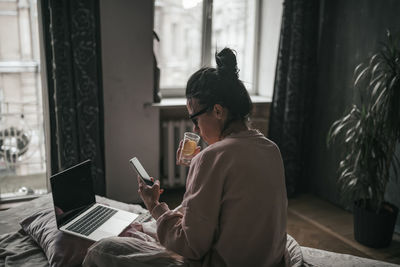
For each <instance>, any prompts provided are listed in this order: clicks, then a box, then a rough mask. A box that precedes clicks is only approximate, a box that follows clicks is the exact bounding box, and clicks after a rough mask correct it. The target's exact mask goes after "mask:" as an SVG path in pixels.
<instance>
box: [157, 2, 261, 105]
mask: <svg viewBox="0 0 400 267" xmlns="http://www.w3.org/2000/svg"><path fill="white" fill-rule="evenodd" d="M258 1H259V0H156V1H155V16H154V29H155V31H156V33H157V35H158V36H159V38H160V43H159V45H157V46H156V55H157V60H158V65H159V67H160V69H161V75H160V76H161V77H160V88H161V93H162V95H163V97H165V96H166V97H168V96H183V94H184V88H185V86H186V82H187V80H188V78H189V77H190V75H191V74H192V73H193V72H195V71H196V70H198V69H199V68H200V67H202V66H210V65H212V64H215V63H214V54H215V52H216V51H219V50H221V49H222V48H224V47H230V48H232V49H234V50H236V52H237V60H238V68H239V70H240V72H239V77H240V79H241V80H242V81H243V82H244V83H245V85H246V87H247V89H248V90H249V92H250V93H253V94H255V93H257V92H256V88H255V86H254V84H255V81H256V78H257V77H256V75H255V73H256V72H255V69H256V62H255V59H256V58H257V57H256V54H257V48H256V44H257V40H256V38H257V37H258V34H256V33H257V31H258V23H257V21H258V15H257V10H258V8H257V7H258Z"/></svg>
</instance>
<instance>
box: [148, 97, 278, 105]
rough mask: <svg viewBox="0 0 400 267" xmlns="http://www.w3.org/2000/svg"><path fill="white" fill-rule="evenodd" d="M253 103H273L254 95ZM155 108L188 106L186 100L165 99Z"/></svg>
mask: <svg viewBox="0 0 400 267" xmlns="http://www.w3.org/2000/svg"><path fill="white" fill-rule="evenodd" d="M250 97H251V101H252V102H253V104H268V103H271V98H269V97H265V96H257V95H252V96H250ZM152 106H153V107H159V108H164V107H165V108H172V107H184V106H186V98H163V99H161V102H160V103H153V104H152Z"/></svg>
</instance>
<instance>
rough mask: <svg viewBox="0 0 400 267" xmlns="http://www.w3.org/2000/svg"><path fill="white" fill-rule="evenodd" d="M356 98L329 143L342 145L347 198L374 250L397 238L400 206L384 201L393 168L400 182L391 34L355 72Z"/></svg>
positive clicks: (399, 95)
mask: <svg viewBox="0 0 400 267" xmlns="http://www.w3.org/2000/svg"><path fill="white" fill-rule="evenodd" d="M355 77H356V78H355V82H354V90H355V93H356V96H357V97H358V98H355V103H353V105H352V107H351V109H350V111H349V112H348V113H347V114H345V115H344V116H343V117H342V118H340V119H339V120H337V121H335V122H334V123H333V124H332V126H331V128H330V130H329V133H328V145H330V144H332V143H333V142H338V141H339V142H340V145H343V146H344V157H343V159H342V160H341V161H340V164H339V168H338V171H339V177H338V182H339V185H340V190H341V196H342V197H343V199H344V201H345V202H347V203H354V237H355V239H356V240H357V241H358V242H360V243H361V244H364V245H367V246H370V247H375V248H378V247H385V246H388V245H389V244H390V242H391V240H392V236H393V231H394V225H395V222H396V217H397V213H398V208H397V207H395V206H393V205H392V204H390V203H387V202H385V201H384V195H385V190H386V186H387V183H388V181H389V173H390V170H391V168H393V172H394V174H395V176H396V178H397V175H398V170H399V166H400V163H399V159H398V158H397V157H396V154H395V149H396V144H397V142H398V141H399V139H400V138H399V137H400V42H399V37H398V36H397V38H394V37H393V36H392V35H391V34H390V32H389V31H388V32H387V39H386V42H385V43H383V44H382V46H381V49H380V50H379V51H378V53H376V54H375V55H373V56H372V57H371V58H370V59H369V61H368V63H367V64H360V65H359V66H357V68H356V69H355Z"/></svg>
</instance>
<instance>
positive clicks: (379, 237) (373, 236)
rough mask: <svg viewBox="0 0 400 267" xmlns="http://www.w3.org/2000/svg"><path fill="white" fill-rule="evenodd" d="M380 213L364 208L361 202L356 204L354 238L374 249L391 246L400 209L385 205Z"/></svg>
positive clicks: (388, 204)
mask: <svg viewBox="0 0 400 267" xmlns="http://www.w3.org/2000/svg"><path fill="white" fill-rule="evenodd" d="M383 205H384V208H382V209H381V212H380V213H378V214H377V213H376V212H374V211H371V210H369V209H366V208H363V207H362V206H361V205H360V202H356V203H355V204H354V214H353V215H354V238H355V239H356V240H357V241H358V242H359V243H361V244H363V245H365V246H368V247H372V248H383V247H387V246H389V245H390V242H391V241H392V237H393V231H394V226H395V223H396V218H397V214H398V212H399V209H398V208H397V207H395V206H393V205H391V204H390V203H384V204H383Z"/></svg>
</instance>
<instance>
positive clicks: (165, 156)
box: [160, 120, 201, 188]
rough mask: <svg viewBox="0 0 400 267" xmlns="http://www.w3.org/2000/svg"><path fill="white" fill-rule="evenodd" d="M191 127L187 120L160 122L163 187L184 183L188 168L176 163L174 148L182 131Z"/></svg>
mask: <svg viewBox="0 0 400 267" xmlns="http://www.w3.org/2000/svg"><path fill="white" fill-rule="evenodd" d="M192 128H193V124H192V122H190V121H188V120H170V121H164V122H162V130H161V170H160V174H161V182H162V186H163V187H166V188H173V187H183V186H185V184H186V176H187V173H188V169H189V168H188V167H186V166H177V165H176V150H177V149H178V146H179V142H180V140H182V138H183V134H184V132H191V131H192ZM200 145H201V144H200Z"/></svg>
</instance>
